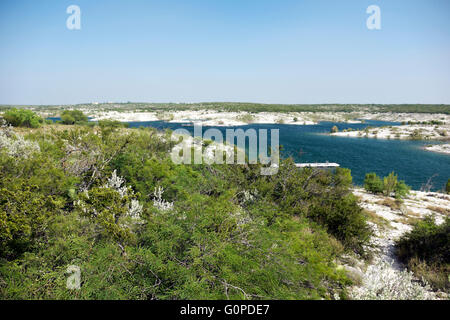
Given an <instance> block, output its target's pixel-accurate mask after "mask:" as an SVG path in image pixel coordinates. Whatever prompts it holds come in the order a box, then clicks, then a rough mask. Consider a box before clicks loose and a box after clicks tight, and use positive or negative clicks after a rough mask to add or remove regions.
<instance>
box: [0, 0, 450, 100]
mask: <svg viewBox="0 0 450 320" xmlns="http://www.w3.org/2000/svg"><path fill="white" fill-rule="evenodd" d="M72 4H75V5H78V6H79V7H80V8H81V30H69V29H67V27H66V20H67V18H68V17H69V14H67V13H66V9H67V7H68V6H69V5H72ZM372 4H375V5H378V6H379V7H380V8H381V27H382V28H381V30H368V29H367V27H366V20H367V18H368V16H369V15H368V14H367V13H366V9H367V7H368V6H369V5H372ZM0 43H1V50H0V104H69V103H84V102H93V101H99V102H102V101H117V102H120V101H136V102H200V101H252V102H263V103H306V104H307V103H450V1H448V0H385V1H382V0H369V1H366V0H339V1H337V0H328V1H327V0H297V1H292V0H273V1H268V0H183V1H181V0H160V1H152V0H145V1H144V0H128V1H125V0H122V1H119V0H108V1H107V0H95V1H94V0H70V1H66V0H58V1H55V0H1V1H0Z"/></svg>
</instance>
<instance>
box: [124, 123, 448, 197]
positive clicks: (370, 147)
mask: <svg viewBox="0 0 450 320" xmlns="http://www.w3.org/2000/svg"><path fill="white" fill-rule="evenodd" d="M129 125H130V127H140V126H143V127H154V128H158V129H166V128H169V129H172V130H174V129H178V128H183V129H187V130H188V131H190V132H191V133H192V132H193V127H182V126H181V124H180V123H167V122H163V121H149V122H130V123H129ZM334 125H336V126H337V127H338V128H339V130H340V131H342V130H343V129H347V128H353V129H361V128H365V127H367V126H373V127H375V126H385V125H398V123H393V122H384V121H369V120H368V121H366V123H364V124H347V123H333V122H321V123H319V124H317V125H307V126H303V125H301V126H299V125H283V124H250V125H246V126H238V127H215V128H217V129H219V130H221V131H222V132H225V130H226V129H229V128H232V129H237V128H242V129H244V130H246V129H249V128H253V129H256V130H257V129H279V130H280V145H282V146H283V150H282V152H281V156H282V157H284V158H286V157H289V156H291V157H293V158H294V160H295V161H296V162H326V161H329V162H336V163H339V164H340V165H341V167H345V168H349V169H351V170H352V176H353V180H354V182H355V184H359V185H362V183H363V180H364V176H365V174H366V173H367V172H376V173H377V174H378V175H380V176H386V175H388V174H389V173H390V172H391V171H395V172H396V173H397V174H398V176H399V179H401V180H405V182H406V183H407V184H408V185H410V186H412V188H413V189H415V190H418V189H420V188H421V187H422V185H424V184H425V183H427V181H428V179H430V178H432V183H433V188H432V189H433V190H439V189H442V188H443V187H444V186H445V184H446V182H447V179H448V178H450V156H449V155H445V154H439V153H434V152H429V151H425V150H423V147H424V146H425V145H428V144H430V143H439V142H436V141H433V142H430V141H410V140H406V141H405V140H395V139H391V140H385V139H371V138H370V139H369V138H364V137H361V138H350V137H333V136H329V135H327V133H329V132H330V129H331V128H332V127H333V126H334ZM208 128H210V127H206V126H204V127H203V131H204V130H206V129H208ZM224 136H225V135H224Z"/></svg>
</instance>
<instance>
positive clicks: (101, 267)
mask: <svg viewBox="0 0 450 320" xmlns="http://www.w3.org/2000/svg"><path fill="white" fill-rule="evenodd" d="M2 130H3V131H4V132H5V133H4V135H5V136H8V137H9V138H8V139H10V140H7V141H6V140H5V141H6V142H5V144H2V145H0V190H1V192H0V279H1V281H0V297H1V298H3V299H266V298H268V299H321V298H325V299H333V298H335V297H337V296H339V297H341V298H346V297H348V296H347V290H346V288H348V286H349V285H350V284H351V281H350V280H349V279H348V278H347V276H346V274H345V272H344V271H343V270H341V269H339V268H337V266H336V264H335V261H336V259H337V258H339V256H341V255H342V254H344V253H346V252H347V253H348V252H354V253H359V254H361V255H364V246H365V245H366V244H367V241H368V239H369V237H370V235H371V232H370V229H369V228H368V226H367V224H366V222H365V215H364V214H363V212H362V210H361V208H360V207H359V206H358V203H357V199H356V198H355V197H354V196H353V195H352V193H351V189H350V187H351V181H352V180H351V175H350V171H349V170H345V169H339V170H337V171H336V172H335V173H332V172H327V171H322V170H313V169H311V168H309V169H304V170H299V169H297V168H296V167H295V165H294V163H293V161H292V160H290V159H287V160H285V161H283V162H282V163H281V165H280V170H279V173H278V174H277V175H274V176H261V175H260V174H259V172H260V165H232V166H230V165H175V164H174V163H173V162H172V161H171V160H170V157H169V151H170V150H171V148H172V147H173V145H174V142H172V141H171V139H170V132H159V131H156V130H154V129H150V128H143V129H126V128H123V127H122V126H118V125H116V124H115V123H113V122H101V123H99V124H98V125H95V126H93V127H92V126H77V125H74V126H64V125H60V124H53V125H46V126H44V127H41V128H38V129H28V130H25V131H24V130H22V131H21V132H22V134H23V136H22V137H21V138H18V137H19V136H20V135H19V134H18V133H14V132H13V131H12V129H11V128H9V127H4V128H2ZM6 130H9V131H8V132H7V133H6ZM16 140H17V141H21V142H20V143H25V144H33V145H35V146H36V148H34V149H33V150H30V151H29V152H28V153H27V154H26V156H24V155H23V153H11V152H10V149H11V148H13V147H11V146H10V145H8V144H13V143H14V141H16ZM69 266H77V267H79V268H80V270H81V287H80V289H79V290H77V289H68V288H67V287H66V281H67V278H68V276H69V275H68V274H66V271H67V270H68V269H67V268H68V267H69ZM71 268H72V267H71ZM69 270H73V269H70V268H69Z"/></svg>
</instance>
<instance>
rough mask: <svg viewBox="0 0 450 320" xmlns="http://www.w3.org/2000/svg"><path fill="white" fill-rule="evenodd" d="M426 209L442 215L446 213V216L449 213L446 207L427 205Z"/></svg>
mask: <svg viewBox="0 0 450 320" xmlns="http://www.w3.org/2000/svg"><path fill="white" fill-rule="evenodd" d="M427 209H428V210H431V211H434V212H437V213H440V214H442V215H446V216H448V215H450V210H449V209H446V208H441V207H436V206H428V207H427Z"/></svg>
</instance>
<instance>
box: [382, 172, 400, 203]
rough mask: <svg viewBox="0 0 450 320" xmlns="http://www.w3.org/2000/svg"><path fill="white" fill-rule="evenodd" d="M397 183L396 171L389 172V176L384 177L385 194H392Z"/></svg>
mask: <svg viewBox="0 0 450 320" xmlns="http://www.w3.org/2000/svg"><path fill="white" fill-rule="evenodd" d="M396 185H397V175H396V174H395V173H394V172H391V173H389V175H388V176H387V177H384V178H383V193H384V195H385V196H388V197H389V196H390V195H391V193H392V192H394V190H395V187H396Z"/></svg>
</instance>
